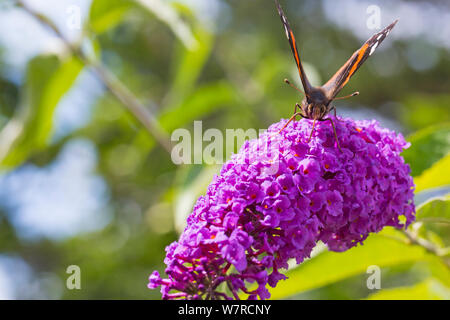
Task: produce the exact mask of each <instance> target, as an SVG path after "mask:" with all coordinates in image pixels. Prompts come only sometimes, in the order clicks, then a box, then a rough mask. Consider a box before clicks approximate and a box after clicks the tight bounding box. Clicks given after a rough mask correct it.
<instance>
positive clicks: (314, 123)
mask: <svg viewBox="0 0 450 320" xmlns="http://www.w3.org/2000/svg"><path fill="white" fill-rule="evenodd" d="M315 126H316V119H314V121H313V126H312V129H311V133H310V134H309V139H308V141H306V143H309V142H310V141H311V138H312V134H313V132H314V128H315Z"/></svg>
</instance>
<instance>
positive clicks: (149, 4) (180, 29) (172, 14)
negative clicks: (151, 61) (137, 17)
mask: <svg viewBox="0 0 450 320" xmlns="http://www.w3.org/2000/svg"><path fill="white" fill-rule="evenodd" d="M135 1H136V2H137V3H139V4H140V5H141V6H142V7H143V8H144V9H146V10H148V11H149V12H151V13H152V14H154V15H155V16H156V17H157V18H158V19H159V20H161V21H162V22H164V23H165V24H167V25H168V26H169V28H170V29H172V32H173V33H174V34H175V35H176V36H177V37H178V39H180V41H181V42H182V43H183V45H184V46H185V47H186V48H187V49H189V50H195V49H196V48H197V46H198V45H199V43H198V42H197V40H196V39H195V37H194V35H193V34H192V31H191V29H190V27H189V26H188V25H187V24H186V23H185V22H184V21H183V20H182V19H181V17H180V16H179V15H178V13H177V11H176V10H175V6H172V5H170V4H168V3H167V2H163V1H161V0H135Z"/></svg>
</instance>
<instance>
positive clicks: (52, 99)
mask: <svg viewBox="0 0 450 320" xmlns="http://www.w3.org/2000/svg"><path fill="white" fill-rule="evenodd" d="M82 68H83V64H82V63H81V62H80V61H79V60H78V59H76V58H73V57H71V58H69V59H67V60H65V61H60V59H59V58H58V57H57V56H54V55H52V56H38V57H36V58H34V59H32V60H31V61H30V62H29V64H28V67H27V74H26V84H25V86H26V88H25V97H24V104H23V105H22V107H21V108H20V110H19V113H18V114H17V115H16V117H15V118H13V119H12V120H11V121H10V122H11V123H10V124H8V125H7V126H6V127H5V128H4V130H3V131H2V132H1V134H0V141H1V142H0V163H1V165H2V166H5V167H13V166H17V165H19V164H20V163H22V162H23V161H24V160H26V158H27V157H28V156H29V155H30V154H32V153H33V152H34V151H37V150H39V149H41V148H43V147H45V146H46V144H47V141H48V139H49V138H50V135H51V130H52V126H53V113H54V111H55V109H56V107H57V105H58V103H59V101H60V100H61V98H62V97H63V96H64V95H65V94H66V93H67V91H68V90H69V89H70V88H71V87H72V84H73V83H74V81H75V79H76V78H77V77H78V75H79V73H80V72H81V70H82ZM11 126H14V128H15V129H16V130H14V131H13V130H10V129H11ZM4 138H5V139H4Z"/></svg>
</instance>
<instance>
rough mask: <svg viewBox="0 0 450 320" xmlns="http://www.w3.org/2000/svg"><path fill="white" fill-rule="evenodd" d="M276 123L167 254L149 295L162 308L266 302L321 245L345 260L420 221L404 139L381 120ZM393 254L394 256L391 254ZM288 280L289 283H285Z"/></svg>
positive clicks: (200, 205)
mask: <svg viewBox="0 0 450 320" xmlns="http://www.w3.org/2000/svg"><path fill="white" fill-rule="evenodd" d="M334 120H335V121H334V122H335V123H336V131H337V135H338V137H339V142H340V146H341V149H342V150H339V149H338V148H337V144H336V140H335V135H334V132H333V129H332V127H331V125H330V123H328V122H319V123H318V124H316V131H315V132H314V134H313V138H312V140H311V141H310V142H309V143H307V142H306V141H305V140H306V139H305V137H308V136H309V133H310V130H311V127H312V121H311V120H302V121H299V122H294V123H291V124H289V125H288V126H287V127H286V128H285V129H284V130H282V131H281V132H279V131H280V129H281V128H282V127H283V126H284V124H285V123H286V120H282V121H281V122H279V123H276V124H273V125H272V126H271V127H270V128H269V129H268V130H267V131H266V132H265V133H264V134H262V135H261V136H260V138H259V139H255V140H251V141H246V142H245V143H244V145H243V146H242V148H241V149H240V151H239V153H238V154H235V155H233V156H232V157H231V160H229V161H228V162H226V163H225V165H224V166H223V168H222V170H221V172H220V174H219V175H218V176H216V177H215V178H214V180H213V181H212V183H211V184H210V185H209V187H208V189H207V192H206V195H205V196H202V197H200V198H199V199H198V201H197V203H196V205H195V207H194V209H193V212H192V213H191V214H190V215H189V217H188V220H187V226H186V228H185V230H184V232H183V233H182V234H181V236H180V238H179V240H178V241H177V242H174V243H172V244H171V245H169V246H168V247H167V248H166V254H167V255H166V258H165V260H164V262H165V264H166V265H167V268H166V270H165V273H166V274H167V278H161V276H160V274H159V273H158V272H157V271H154V272H153V273H152V274H151V275H150V277H149V284H148V287H149V288H150V289H155V288H158V287H160V288H161V293H162V297H163V299H239V298H243V297H246V298H248V299H258V298H259V299H267V298H269V297H270V294H269V291H268V286H271V287H275V286H276V285H277V283H278V281H280V280H285V279H286V276H285V275H283V273H281V272H280V270H282V269H287V267H288V261H289V260H290V259H295V260H296V262H297V263H298V264H299V263H301V262H302V261H303V260H305V259H306V258H308V257H310V254H311V251H312V249H313V248H314V246H315V245H316V243H317V242H318V241H322V242H323V243H325V244H326V245H327V246H328V248H329V250H332V251H345V250H348V249H350V248H352V247H354V246H356V245H357V244H358V243H359V244H362V243H363V241H364V240H365V239H366V238H367V236H368V235H369V234H370V233H371V232H378V231H380V230H381V229H382V228H383V227H385V226H393V227H396V228H404V227H407V226H408V225H409V224H410V223H411V222H412V221H413V220H414V213H415V209H414V204H413V189H414V185H413V180H412V177H411V176H410V168H409V166H408V165H407V164H405V162H404V160H403V158H402V157H401V156H400V153H401V152H402V150H403V149H405V148H407V147H408V144H407V143H406V142H405V140H404V138H403V137H402V135H400V134H399V135H397V134H395V133H394V132H392V131H390V130H387V129H383V128H381V127H380V126H379V125H378V123H377V122H376V121H354V120H351V119H340V118H339V119H338V118H334ZM386 250H388V248H386ZM287 281H289V280H287Z"/></svg>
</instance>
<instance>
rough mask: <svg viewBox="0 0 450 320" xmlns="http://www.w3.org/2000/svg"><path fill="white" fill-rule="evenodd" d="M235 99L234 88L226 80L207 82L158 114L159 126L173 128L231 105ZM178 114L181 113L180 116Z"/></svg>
mask: <svg viewBox="0 0 450 320" xmlns="http://www.w3.org/2000/svg"><path fill="white" fill-rule="evenodd" d="M235 101H236V95H235V92H234V89H233V88H232V87H231V86H230V84H229V83H227V82H222V81H219V82H216V83H209V84H207V85H204V86H201V87H199V88H198V89H196V90H195V91H194V93H193V94H191V95H189V96H188V97H187V98H186V99H185V100H184V101H183V102H182V103H180V104H179V105H177V106H176V107H174V108H171V109H170V110H167V111H164V112H163V113H162V114H161V116H160V118H159V119H160V123H161V126H162V127H164V128H166V129H168V130H173V129H176V128H179V127H182V126H184V125H185V124H187V123H190V122H192V121H194V120H200V119H202V118H204V117H205V116H206V115H207V114H210V113H211V112H214V111H219V110H220V108H223V107H226V106H229V105H232V104H233V103H234V102H235ZM180 115H183V116H182V117H180Z"/></svg>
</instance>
